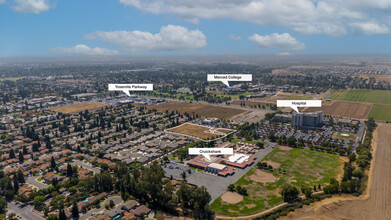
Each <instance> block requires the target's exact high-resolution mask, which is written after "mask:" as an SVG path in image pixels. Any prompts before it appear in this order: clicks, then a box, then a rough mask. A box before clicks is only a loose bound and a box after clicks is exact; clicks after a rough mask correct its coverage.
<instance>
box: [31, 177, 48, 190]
mask: <svg viewBox="0 0 391 220" xmlns="http://www.w3.org/2000/svg"><path fill="white" fill-rule="evenodd" d="M39 177H42V176H32V177H29V178H27V180H26V182H27V183H28V184H30V185H32V186H34V187H37V188H38V189H46V188H48V187H49V185H48V184H46V183H43V182H40V181H38V180H37V179H38V178H39Z"/></svg>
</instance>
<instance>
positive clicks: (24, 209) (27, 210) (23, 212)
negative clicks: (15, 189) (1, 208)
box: [7, 202, 45, 220]
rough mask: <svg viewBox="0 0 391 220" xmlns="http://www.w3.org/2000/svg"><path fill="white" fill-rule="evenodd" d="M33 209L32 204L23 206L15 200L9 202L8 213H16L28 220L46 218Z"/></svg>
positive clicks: (42, 219)
mask: <svg viewBox="0 0 391 220" xmlns="http://www.w3.org/2000/svg"><path fill="white" fill-rule="evenodd" d="M32 209H33V206H32V205H25V206H21V205H19V204H16V203H15V202H9V203H8V206H7V210H8V211H7V214H10V213H16V215H17V216H20V217H22V218H23V219H26V220H45V219H44V218H43V217H41V216H39V215H38V214H36V213H35V212H33V211H32Z"/></svg>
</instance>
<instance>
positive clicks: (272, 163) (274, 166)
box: [265, 160, 281, 169]
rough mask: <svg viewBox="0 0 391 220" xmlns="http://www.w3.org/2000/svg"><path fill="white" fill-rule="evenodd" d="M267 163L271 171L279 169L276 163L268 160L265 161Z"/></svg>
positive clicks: (278, 164)
mask: <svg viewBox="0 0 391 220" xmlns="http://www.w3.org/2000/svg"><path fill="white" fill-rule="evenodd" d="M265 162H266V163H267V165H270V166H272V167H273V169H277V168H279V167H280V165H281V164H280V163H277V162H274V161H271V160H268V161H265Z"/></svg>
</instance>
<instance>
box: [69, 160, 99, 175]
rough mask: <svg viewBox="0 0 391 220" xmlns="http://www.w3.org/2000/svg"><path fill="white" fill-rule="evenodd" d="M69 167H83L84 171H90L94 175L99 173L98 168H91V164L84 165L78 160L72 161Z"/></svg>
mask: <svg viewBox="0 0 391 220" xmlns="http://www.w3.org/2000/svg"><path fill="white" fill-rule="evenodd" d="M71 165H72V166H79V167H83V168H84V169H87V170H91V171H92V172H94V174H96V173H100V169H99V168H97V167H93V166H92V165H91V164H89V163H84V162H83V161H80V160H75V161H72V162H71Z"/></svg>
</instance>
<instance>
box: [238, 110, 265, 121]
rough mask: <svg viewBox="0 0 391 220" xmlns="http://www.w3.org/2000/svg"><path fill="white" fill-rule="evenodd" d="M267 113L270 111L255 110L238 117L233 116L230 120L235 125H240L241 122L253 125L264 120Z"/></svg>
mask: <svg viewBox="0 0 391 220" xmlns="http://www.w3.org/2000/svg"><path fill="white" fill-rule="evenodd" d="M267 113H270V111H267V110H261V109H256V110H254V111H246V112H243V113H240V114H238V115H235V116H233V117H232V118H231V120H232V121H235V122H237V123H241V122H248V123H255V122H258V121H260V120H262V119H264V118H265V115H266V114H267Z"/></svg>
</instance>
